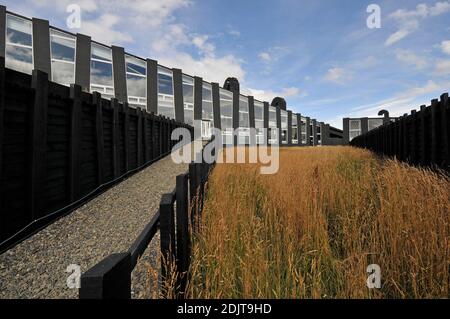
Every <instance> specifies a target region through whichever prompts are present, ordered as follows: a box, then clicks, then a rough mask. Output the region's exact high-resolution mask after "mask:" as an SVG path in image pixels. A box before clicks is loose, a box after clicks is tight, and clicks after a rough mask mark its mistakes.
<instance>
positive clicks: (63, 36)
mask: <svg viewBox="0 0 450 319" xmlns="http://www.w3.org/2000/svg"><path fill="white" fill-rule="evenodd" d="M49 35H50V63H51V73H52V74H51V79H52V81H53V82H57V80H56V79H55V77H56V76H55V72H54V70H55V68H54V66H53V65H54V63H63V64H66V65H71V66H72V67H73V77H72V82H69V83H62V82H57V83H60V84H62V85H66V86H70V85H71V84H73V83H75V76H76V58H77V38H76V36H74V35H72V34H69V33H65V32H63V31H60V30H57V29H54V28H50V32H49ZM52 37H56V38H61V39H64V40H68V41H71V42H73V43H74V48H73V49H74V50H73V52H74V55H73V61H68V60H62V59H58V58H54V57H53V46H52Z"/></svg>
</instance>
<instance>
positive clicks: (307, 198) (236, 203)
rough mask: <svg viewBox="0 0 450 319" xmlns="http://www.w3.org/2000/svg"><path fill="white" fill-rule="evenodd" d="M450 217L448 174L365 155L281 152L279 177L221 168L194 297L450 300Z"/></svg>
mask: <svg viewBox="0 0 450 319" xmlns="http://www.w3.org/2000/svg"><path fill="white" fill-rule="evenodd" d="M449 214H450V181H449V179H448V178H446V177H444V176H443V175H439V174H437V173H433V172H431V171H426V170H422V169H418V168H414V167H410V166H408V165H405V164H402V163H399V162H397V161H394V160H383V161H382V160H378V159H377V158H376V157H375V156H374V155H373V154H372V153H370V152H368V151H364V150H359V149H353V148H350V147H322V148H289V149H282V150H281V152H280V170H279V172H278V173H277V174H275V175H260V174H259V169H258V165H257V164H218V165H217V166H216V168H215V169H214V171H213V174H212V176H211V178H210V182H209V191H208V198H207V200H206V203H205V208H204V211H203V214H202V218H203V219H202V222H201V231H200V233H199V234H198V235H197V237H196V238H195V240H194V242H193V257H192V266H191V274H190V275H191V280H190V283H189V287H188V296H189V297H191V298H446V297H448V295H449V263H450V254H449V253H450V241H449V240H450V235H449V232H450V231H449V221H450V215H449ZM369 264H378V265H380V267H381V276H382V287H381V289H368V287H367V285H366V280H367V277H368V275H369V274H368V273H367V272H366V268H367V266H368V265H369Z"/></svg>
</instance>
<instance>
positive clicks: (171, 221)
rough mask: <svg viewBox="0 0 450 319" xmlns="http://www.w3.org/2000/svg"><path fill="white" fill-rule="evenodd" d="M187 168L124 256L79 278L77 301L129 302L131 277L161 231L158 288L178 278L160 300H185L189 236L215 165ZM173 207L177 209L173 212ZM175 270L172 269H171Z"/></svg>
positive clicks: (195, 226) (195, 164)
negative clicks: (170, 298)
mask: <svg viewBox="0 0 450 319" xmlns="http://www.w3.org/2000/svg"><path fill="white" fill-rule="evenodd" d="M199 155H201V156H202V158H201V161H200V160H196V161H195V162H192V163H191V164H189V172H188V173H185V174H181V175H178V176H177V178H176V187H175V189H174V190H173V191H172V192H171V193H168V194H164V195H163V196H162V198H161V201H160V205H159V210H158V211H157V212H156V213H155V215H154V216H153V218H152V220H151V221H150V223H149V224H148V225H147V226H146V227H145V229H144V230H143V231H142V233H141V234H140V235H139V237H138V238H137V239H136V240H135V242H134V244H133V245H132V246H131V247H130V249H129V250H128V251H127V252H124V253H117V254H112V255H110V256H108V257H106V258H105V259H104V260H102V261H101V262H99V263H98V264H97V265H95V266H93V267H92V268H91V269H89V270H88V271H86V272H85V273H84V274H83V275H82V276H81V288H80V290H79V298H80V299H130V298H131V273H132V272H133V270H134V268H135V267H136V264H137V262H138V260H139V258H140V256H142V254H143V253H144V251H145V250H146V249H147V247H148V245H149V244H150V242H151V240H152V239H153V237H154V236H155V234H156V233H157V231H158V229H159V231H160V248H161V285H160V286H161V287H164V286H165V283H166V282H167V281H168V280H169V278H168V276H169V277H170V275H172V274H173V273H172V271H175V273H176V274H177V277H176V283H175V284H174V285H172V286H171V289H172V288H173V290H172V291H167V290H165V288H164V289H162V296H163V297H164V296H176V297H177V298H184V293H185V288H186V284H187V279H188V278H187V276H188V270H189V265H190V257H191V236H192V234H193V233H195V232H197V231H198V230H199V221H200V218H201V211H202V210H203V204H204V199H205V196H206V185H207V181H208V176H209V174H210V172H211V170H212V168H213V167H214V165H215V164H214V163H206V162H205V161H204V160H203V150H202V152H201V153H200V154H199ZM175 206H176V208H175ZM173 266H175V269H174V268H173Z"/></svg>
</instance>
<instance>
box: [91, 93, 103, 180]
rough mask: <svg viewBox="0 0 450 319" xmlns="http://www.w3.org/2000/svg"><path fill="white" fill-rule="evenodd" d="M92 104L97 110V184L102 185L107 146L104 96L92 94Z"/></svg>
mask: <svg viewBox="0 0 450 319" xmlns="http://www.w3.org/2000/svg"><path fill="white" fill-rule="evenodd" d="M92 103H93V105H94V106H95V108H96V113H95V129H96V133H97V134H96V136H97V138H96V143H97V182H98V185H102V184H103V182H104V176H105V173H104V169H105V168H104V162H105V154H104V152H105V146H104V143H105V142H104V138H103V105H102V96H101V95H100V93H98V92H94V93H92Z"/></svg>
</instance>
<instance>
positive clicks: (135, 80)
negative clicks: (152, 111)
mask: <svg viewBox="0 0 450 319" xmlns="http://www.w3.org/2000/svg"><path fill="white" fill-rule="evenodd" d="M125 68H126V75H127V93H128V103H130V105H131V106H133V107H136V108H145V107H146V106H147V64H146V62H145V61H144V60H141V59H138V58H135V57H133V56H129V55H126V56H125Z"/></svg>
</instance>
